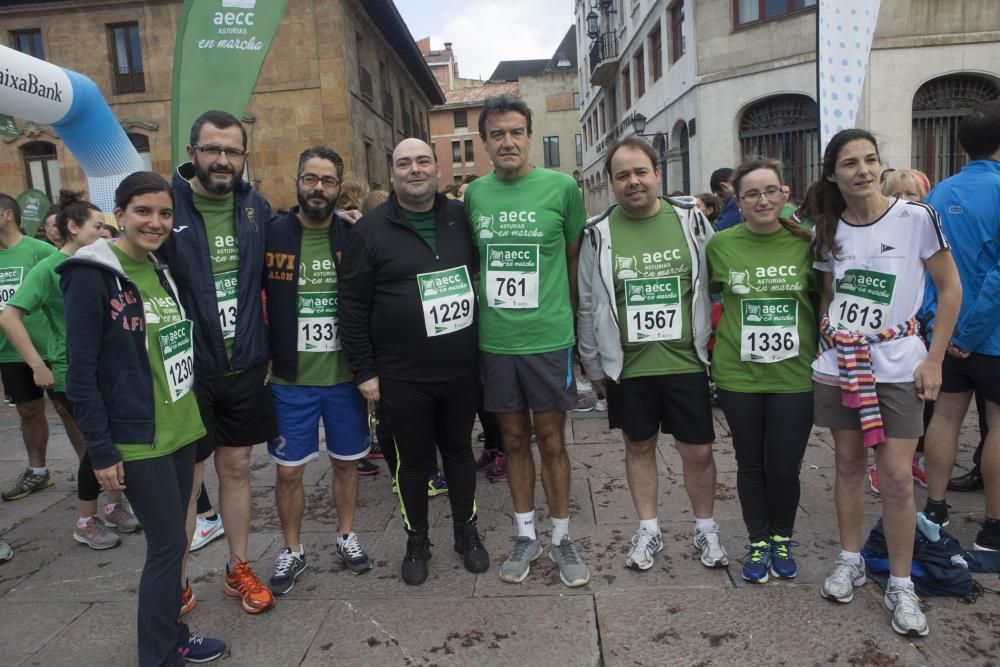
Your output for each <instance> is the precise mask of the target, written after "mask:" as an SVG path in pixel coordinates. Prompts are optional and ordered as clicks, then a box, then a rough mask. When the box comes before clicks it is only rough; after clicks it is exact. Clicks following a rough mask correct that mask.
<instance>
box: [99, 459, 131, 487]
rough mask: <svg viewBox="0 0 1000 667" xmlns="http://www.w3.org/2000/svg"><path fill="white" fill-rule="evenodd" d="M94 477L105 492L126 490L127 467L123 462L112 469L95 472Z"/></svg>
mask: <svg viewBox="0 0 1000 667" xmlns="http://www.w3.org/2000/svg"><path fill="white" fill-rule="evenodd" d="M94 476H95V477H96V478H97V481H98V482H100V484H101V486H103V487H104V490H105V491H121V490H123V489H124V488H125V466H124V465H123V464H122V462H121V461H119V462H118V463H116V464H114V465H113V466H111V467H110V468H101V469H100V470H95V471H94Z"/></svg>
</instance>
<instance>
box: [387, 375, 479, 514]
mask: <svg viewBox="0 0 1000 667" xmlns="http://www.w3.org/2000/svg"><path fill="white" fill-rule="evenodd" d="M379 389H380V392H381V394H382V400H381V403H382V409H383V410H385V414H386V417H388V419H389V423H390V429H391V430H392V434H393V439H392V441H390V442H392V443H394V444H395V450H396V451H395V454H396V459H397V460H396V462H395V464H396V466H397V470H398V473H396V481H397V483H398V485H399V496H400V504H401V507H400V509H401V511H402V514H403V523H404V524H405V525H406V530H407V531H408V532H411V533H412V532H422V531H426V530H427V528H428V524H427V470H428V467H429V466H430V465H432V464H431V462H433V461H434V460H435V456H436V455H435V452H434V445H435V443H437V448H438V449H439V450H440V451H441V459H442V462H443V467H444V476H445V478H446V479H447V480H448V499H449V501H450V502H451V515H452V521H453V522H454V524H455V527H456V528H458V527H460V526H462V525H463V524H464V523H465V522H467V521H470V520H473V519H474V518H475V517H474V516H473V513H474V508H475V497H476V468H475V459H474V458H473V456H472V444H471V442H470V439H471V438H472V425H473V422H474V421H475V418H476V402H477V400H478V398H479V379H478V378H477V376H476V375H475V374H474V373H470V374H468V375H467V376H465V377H461V378H458V379H457V380H451V381H450V382H440V383H437V382H400V381H397V380H388V379H385V378H382V379H381V381H380V387H379ZM387 444H388V443H383V445H382V446H383V451H384V450H385V448H386V445H387Z"/></svg>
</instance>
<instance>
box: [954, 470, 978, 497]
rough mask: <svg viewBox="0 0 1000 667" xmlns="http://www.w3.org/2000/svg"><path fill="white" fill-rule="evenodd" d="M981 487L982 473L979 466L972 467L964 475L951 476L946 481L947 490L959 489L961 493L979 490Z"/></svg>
mask: <svg viewBox="0 0 1000 667" xmlns="http://www.w3.org/2000/svg"><path fill="white" fill-rule="evenodd" d="M982 488H983V473H982V472H981V471H980V470H979V466H975V467H973V468H972V470H970V471H969V472H967V473H965V474H964V475H959V476H958V477H952V478H951V479H950V480H949V481H948V490H949V491H961V492H962V493H968V492H970V491H979V490H981V489H982Z"/></svg>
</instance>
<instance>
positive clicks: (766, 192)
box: [740, 186, 782, 203]
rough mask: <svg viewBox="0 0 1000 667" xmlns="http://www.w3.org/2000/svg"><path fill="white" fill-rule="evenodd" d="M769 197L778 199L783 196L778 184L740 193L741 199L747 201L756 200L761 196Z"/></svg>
mask: <svg viewBox="0 0 1000 667" xmlns="http://www.w3.org/2000/svg"><path fill="white" fill-rule="evenodd" d="M762 196H763V197H767V198H768V199H778V198H779V197H781V196H782V193H781V188H779V187H776V186H771V187H769V188H764V189H763V190H749V191H747V192H744V193H743V194H741V195H740V199H742V200H743V201H745V202H748V203H749V202H756V201H757V200H758V199H760V198H761V197H762Z"/></svg>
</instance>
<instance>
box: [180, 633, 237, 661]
mask: <svg viewBox="0 0 1000 667" xmlns="http://www.w3.org/2000/svg"><path fill="white" fill-rule="evenodd" d="M225 652H226V643H225V642H223V641H222V640H221V639H212V638H211V637H202V636H201V635H191V636H190V637H188V640H187V643H186V644H181V645H180V646H178V647H177V653H179V654H180V656H181V658H183V659H184V662H212V661H213V660H215V659H216V658H221V657H222V654H223V653H225Z"/></svg>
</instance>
